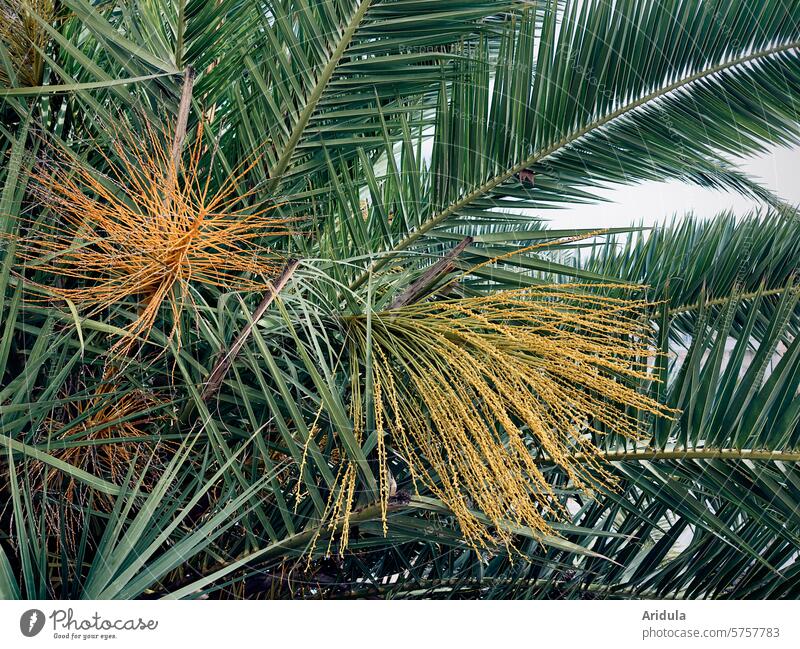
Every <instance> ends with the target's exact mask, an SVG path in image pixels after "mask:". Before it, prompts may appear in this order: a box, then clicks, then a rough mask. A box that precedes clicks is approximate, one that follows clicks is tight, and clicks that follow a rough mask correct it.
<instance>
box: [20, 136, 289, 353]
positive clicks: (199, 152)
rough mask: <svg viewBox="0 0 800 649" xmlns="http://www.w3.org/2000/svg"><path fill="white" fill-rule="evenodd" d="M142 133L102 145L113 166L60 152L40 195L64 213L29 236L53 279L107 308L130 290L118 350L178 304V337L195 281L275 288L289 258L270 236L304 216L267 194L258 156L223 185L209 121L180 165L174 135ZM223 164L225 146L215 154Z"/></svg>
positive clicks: (24, 250)
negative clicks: (214, 180)
mask: <svg viewBox="0 0 800 649" xmlns="http://www.w3.org/2000/svg"><path fill="white" fill-rule="evenodd" d="M144 130H145V133H144V142H143V143H142V142H141V141H139V140H140V138H138V137H137V136H136V135H135V134H134V133H133V132H131V131H119V132H118V134H117V137H115V138H114V140H113V142H112V144H111V149H112V150H111V153H110V154H108V153H106V152H103V151H102V150H100V148H99V147H98V150H99V152H100V155H101V156H102V157H103V158H104V159H105V162H106V163H107V166H108V168H109V172H108V174H106V175H100V174H99V173H97V172H96V171H95V170H93V169H91V168H90V167H88V166H87V165H85V164H67V163H66V161H65V160H58V161H56V163H55V164H53V165H51V166H49V167H48V168H44V167H43V166H40V167H39V169H38V170H37V171H36V172H35V180H36V182H37V187H38V189H37V193H38V197H39V199H40V203H41V204H42V205H44V206H46V207H49V208H50V209H51V211H52V213H53V214H54V215H55V222H53V223H50V224H37V226H36V227H35V228H30V230H29V232H28V234H27V235H26V236H22V237H20V238H19V240H18V242H17V254H18V257H19V258H20V259H21V260H22V261H23V262H24V263H25V264H26V265H27V266H29V267H31V268H35V269H36V270H39V271H42V272H44V273H45V274H46V275H47V276H49V277H50V278H51V280H54V279H55V278H58V279H59V281H58V282H56V281H49V282H48V283H47V285H46V286H45V285H44V284H42V283H41V282H40V283H39V284H38V288H40V289H43V290H44V291H45V292H46V293H48V294H49V295H50V296H52V297H55V298H56V299H63V300H70V301H72V302H73V303H74V304H76V305H78V306H79V307H82V308H84V309H85V310H86V311H87V312H88V314H89V315H95V314H97V313H99V312H101V311H103V310H105V309H107V308H109V307H111V306H112V305H114V304H117V303H119V302H121V301H123V300H125V299H126V298H134V299H135V300H136V302H138V312H137V317H136V318H135V319H134V320H133V322H132V323H131V324H130V325H129V326H128V327H127V329H126V332H127V336H126V337H124V338H122V339H121V340H119V341H118V342H117V343H116V344H115V345H114V347H113V349H114V350H115V351H117V352H120V353H121V354H124V353H126V352H127V351H129V350H130V348H131V346H132V345H133V344H134V342H135V340H136V339H137V337H141V338H147V336H148V334H149V332H150V330H151V329H152V328H153V326H154V325H155V323H156V319H157V317H158V315H159V313H160V312H161V308H162V305H164V304H168V305H169V310H170V311H171V316H172V322H173V326H172V330H171V332H170V335H171V336H173V335H174V334H175V333H176V332H177V331H179V327H180V314H181V311H182V309H183V307H184V305H185V303H186V302H187V301H191V299H192V297H191V291H190V290H189V289H190V286H191V285H192V284H201V285H207V286H215V287H225V288H227V289H229V290H239V291H256V290H263V289H264V288H265V286H266V285H267V284H266V279H265V278H266V277H267V276H270V275H273V274H274V273H275V272H276V271H277V270H278V269H279V268H280V267H281V260H280V257H279V255H278V254H276V253H275V252H274V251H272V250H271V249H270V248H269V247H268V246H266V245H264V244H263V241H264V239H265V238H266V237H273V236H281V235H286V234H289V233H290V232H291V231H292V230H291V222H292V219H288V218H282V217H280V216H277V215H276V212H275V211H274V209H275V205H274V204H267V203H266V202H265V201H262V200H258V199H256V192H257V190H256V189H254V188H248V187H246V181H245V177H246V176H247V174H248V172H249V171H250V170H251V169H252V167H253V165H254V164H256V162H257V160H255V161H251V162H250V163H248V164H246V165H242V166H240V167H239V168H238V169H236V170H234V172H233V173H231V174H229V175H228V176H227V178H226V179H225V181H224V182H223V183H221V184H220V186H219V188H218V189H216V190H215V191H213V192H212V191H211V190H210V189H209V188H210V186H211V177H212V175H213V174H212V171H211V170H210V169H206V168H204V167H202V166H201V159H202V156H203V153H204V146H203V144H202V140H203V138H202V127H201V128H200V129H199V133H198V135H197V138H196V141H195V143H194V145H193V146H192V147H191V148H190V150H189V152H188V161H187V162H186V164H185V167H184V169H183V170H182V171H181V170H180V169H179V164H177V161H176V160H175V157H174V155H173V154H172V152H171V148H170V145H169V139H170V138H168V137H167V136H166V135H165V134H163V133H162V132H161V131H159V130H158V129H156V128H155V127H153V126H152V125H149V124H148V125H146V126H145V129H144ZM212 163H213V156H212Z"/></svg>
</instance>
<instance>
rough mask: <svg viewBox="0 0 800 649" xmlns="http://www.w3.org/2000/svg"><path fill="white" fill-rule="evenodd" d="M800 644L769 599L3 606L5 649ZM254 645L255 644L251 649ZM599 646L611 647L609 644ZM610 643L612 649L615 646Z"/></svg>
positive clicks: (792, 619) (784, 611)
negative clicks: (45, 648)
mask: <svg viewBox="0 0 800 649" xmlns="http://www.w3.org/2000/svg"><path fill="white" fill-rule="evenodd" d="M510 642H514V643H515V645H516V646H521V647H536V646H542V645H545V646H551V647H555V646H564V647H575V646H578V644H577V643H584V642H585V643H591V646H593V647H597V646H601V647H603V646H613V647H614V648H615V649H622V648H625V647H647V646H654V647H672V646H676V647H677V646H686V647H704V648H705V647H726V648H728V649H730V648H731V647H759V648H760V647H767V648H772V647H775V648H777V647H793V648H795V647H800V604H798V603H797V602H789V601H768V602H750V601H744V602H743V601H733V602H671V601H670V602H648V601H642V602H617V601H583V602H555V601H551V602H539V601H536V602H533V601H508V602H498V601H483V602H478V601H463V602H451V601H427V602H423V601H349V602H345V601H308V602H290V601H196V602H151V601H134V602H83V601H75V602H0V647H3V648H4V647H15V648H16V647H51V646H59V647H75V646H80V647H84V646H90V645H91V646H95V645H103V646H108V647H115V648H116V649H122V648H123V647H132V648H133V647H135V648H136V649H142V647H147V648H148V649H150V647H153V646H156V647H160V646H175V647H188V648H189V649H200V648H203V647H221V648H222V649H227V647H232V646H237V647H251V646H252V647H270V648H272V647H276V648H278V647H279V648H280V649H286V648H287V647H291V646H295V645H298V646H300V647H325V648H326V649H327V647H338V646H344V645H345V644H347V645H348V646H355V647H359V646H364V645H365V643H369V644H370V645H371V646H372V645H374V646H375V647H376V649H395V648H396V649H417V648H418V647H419V648H422V647H432V646H441V647H481V648H483V647H507V646H511V645H509V644H506V643H510ZM243 643H247V644H243ZM598 643H600V644H599V645H598ZM607 643H608V644H607Z"/></svg>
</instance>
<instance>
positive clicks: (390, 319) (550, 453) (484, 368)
mask: <svg viewBox="0 0 800 649" xmlns="http://www.w3.org/2000/svg"><path fill="white" fill-rule="evenodd" d="M603 288H621V287H614V286H611V285H609V286H606V287H603V286H595V287H592V289H593V290H592V292H589V291H590V287H581V286H578V285H552V286H540V287H535V288H527V289H521V290H510V291H501V292H498V293H495V294H492V295H488V296H485V297H470V298H464V299H455V300H447V301H440V302H430V303H422V304H413V305H409V306H404V307H402V308H399V309H396V310H392V311H388V312H385V313H382V314H375V315H374V316H373V318H372V325H371V326H372V330H371V341H372V342H371V352H372V359H373V360H372V382H373V393H374V397H373V399H374V420H375V429H376V431H377V442H378V455H379V459H380V462H381V465H382V469H381V473H380V478H381V483H382V484H381V490H382V491H383V503H384V524H385V516H386V514H385V504H386V502H387V501H388V499H389V495H390V494H389V489H390V487H389V480H388V479H387V469H386V462H387V440H388V444H390V445H391V447H392V449H393V450H394V451H395V452H396V453H397V454H398V455H399V456H400V458H401V459H402V460H403V461H404V462H405V463H407V465H408V468H409V471H410V475H411V479H412V481H413V483H414V485H415V487H417V488H419V487H424V488H426V489H428V490H429V491H430V492H431V493H433V494H434V495H435V496H436V497H438V498H439V499H440V500H441V501H442V502H443V503H444V504H445V505H446V506H447V507H448V508H449V509H450V510H451V511H452V512H453V514H454V515H455V517H456V519H457V520H458V523H459V525H460V527H461V530H462V532H463V534H464V536H465V538H466V540H467V541H468V542H469V543H470V544H472V545H473V547H475V548H478V547H489V546H492V545H495V544H496V543H497V542H498V541H499V542H501V543H505V544H506V545H510V544H511V543H512V541H513V538H512V537H513V532H512V531H511V530H513V529H514V527H515V526H516V527H517V528H518V527H519V526H525V527H527V528H530V529H531V530H533V532H534V533H538V534H548V533H551V526H550V524H549V523H548V519H552V518H553V517H555V518H558V517H560V516H562V515H563V514H564V513H565V512H564V509H563V507H562V506H561V505H560V503H559V501H558V499H557V498H556V496H555V494H554V492H553V489H552V486H551V485H550V484H549V482H548V480H547V479H546V477H545V475H544V474H543V473H542V471H541V469H540V465H539V464H538V463H537V461H536V460H537V456H538V457H539V458H540V459H541V458H542V457H545V458H547V459H548V460H551V461H552V462H553V463H555V464H557V465H558V466H560V467H561V468H562V469H563V470H564V471H565V472H566V475H567V476H568V477H569V478H570V480H571V482H572V484H573V486H575V487H576V488H578V489H583V490H589V489H591V488H593V487H595V486H597V484H598V482H600V483H604V484H606V485H611V484H612V483H613V479H612V476H611V475H610V473H609V472H608V471H607V469H606V468H604V466H603V463H602V461H601V459H600V456H599V452H598V449H597V447H596V445H595V444H594V443H593V441H592V439H591V437H592V435H593V434H594V435H599V434H603V433H607V432H608V431H612V432H613V433H616V434H619V435H623V436H625V437H628V438H632V439H636V438H637V437H639V436H640V432H641V429H642V427H643V426H644V425H645V424H646V421H644V420H645V419H646V418H647V417H650V416H669V415H670V414H671V412H670V410H669V409H667V408H666V407H664V406H662V405H659V403H658V402H656V401H654V400H653V399H651V398H650V397H648V396H646V395H644V394H642V393H641V392H640V391H637V389H636V388H635V387H634V385H633V384H634V383H635V382H637V381H644V382H647V381H652V380H653V378H654V377H653V375H652V372H651V371H650V369H651V368H650V366H649V361H648V359H649V358H652V357H653V354H654V351H653V348H652V346H651V345H650V340H649V339H650V331H649V327H648V325H646V324H645V322H644V321H643V320H642V318H641V312H642V307H644V306H645V305H646V303H644V302H638V301H632V300H627V299H621V298H615V297H609V296H604V295H598V294H597V292H596V290H598V289H599V290H602V289H603ZM628 288H630V287H628ZM349 325H350V331H351V333H352V339H353V340H354V341H356V342H355V345H356V348H357V349H360V350H361V353H360V354H359V356H361V357H362V358H363V357H364V356H363V353H364V352H365V351H366V348H367V345H368V343H367V340H368V337H367V318H366V316H358V317H355V318H352V319H350V320H349ZM576 458H581V459H580V460H578V459H576ZM355 480H356V470H355V467H351V466H349V465H345V466H343V467H342V468H341V470H340V482H341V483H342V488H341V489H340V490H339V491H337V492H336V493H335V495H334V500H333V501H332V505H331V511H332V513H333V514H334V516H336V515H338V516H340V517H341V516H346V512H348V511H350V510H351V509H352V506H353V503H352V498H353V493H354V485H355ZM487 519H488V522H487ZM343 528H344V529H345V530H346V528H347V526H346V525H344V526H343ZM342 540H343V541H344V542H346V537H345V538H344V539H342Z"/></svg>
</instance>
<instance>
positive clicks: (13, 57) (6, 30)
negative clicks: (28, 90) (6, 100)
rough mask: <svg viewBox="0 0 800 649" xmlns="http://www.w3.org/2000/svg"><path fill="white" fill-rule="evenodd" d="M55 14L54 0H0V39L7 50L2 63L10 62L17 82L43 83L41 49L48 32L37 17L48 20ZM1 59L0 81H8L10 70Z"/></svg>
mask: <svg viewBox="0 0 800 649" xmlns="http://www.w3.org/2000/svg"><path fill="white" fill-rule="evenodd" d="M35 16H38V17H39V20H37V19H36V17H35ZM54 17H55V8H54V3H53V0H27V1H23V0H3V1H2V3H0V42H2V45H3V46H4V48H5V51H6V52H7V55H8V59H7V61H5V63H6V64H7V65H10V66H11V68H12V70H11V73H12V74H13V76H15V77H16V85H18V86H39V85H41V84H42V73H43V71H44V60H43V58H42V50H44V48H45V47H46V46H47V43H48V41H49V40H50V36H49V35H48V33H47V30H46V29H45V28H44V27H43V26H42V24H41V22H40V20H41V21H43V22H47V23H51V22H53V18H54ZM3 63H4V62H0V84H2V85H9V84H10V83H11V81H12V79H11V78H10V77H11V74H9V70H8V69H7V68H6V65H3Z"/></svg>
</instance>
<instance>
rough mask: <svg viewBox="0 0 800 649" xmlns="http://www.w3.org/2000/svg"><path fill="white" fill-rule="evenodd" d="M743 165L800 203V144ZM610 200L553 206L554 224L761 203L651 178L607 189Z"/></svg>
mask: <svg viewBox="0 0 800 649" xmlns="http://www.w3.org/2000/svg"><path fill="white" fill-rule="evenodd" d="M741 165H742V169H743V170H744V171H745V172H747V173H749V174H750V175H751V176H753V177H754V178H756V179H758V180H760V181H762V182H763V183H764V184H765V185H766V186H767V187H769V188H770V189H772V190H773V191H775V192H776V193H777V194H778V195H779V196H781V197H782V198H783V199H784V200H786V201H787V202H789V203H791V204H793V205H800V148H784V147H781V148H775V149H772V150H771V151H770V152H769V153H767V154H765V155H761V156H758V157H755V158H750V159H746V160H744V161H743V162H742V163H741ZM603 195H604V196H605V198H607V199H608V200H609V201H610V202H608V203H601V204H595V205H579V206H570V207H569V208H567V209H564V210H558V211H555V210H553V211H548V212H546V213H545V214H544V216H545V217H547V218H549V223H550V227H552V228H562V227H563V228H587V227H592V228H593V227H603V228H605V227H619V226H622V227H624V226H626V225H631V224H633V223H638V222H644V223H645V224H646V225H652V224H655V223H658V222H660V221H664V220H666V219H669V218H670V217H672V215H674V214H678V215H679V216H680V215H685V214H687V213H689V212H694V213H695V214H697V215H699V216H703V217H711V216H713V215H715V214H717V213H719V212H720V211H723V210H727V209H733V210H734V211H735V212H736V213H737V214H745V213H747V212H748V211H749V210H751V209H753V208H754V207H756V206H757V203H755V202H754V201H752V200H750V199H748V198H744V197H742V196H739V195H738V194H734V193H728V192H722V191H714V190H710V189H703V188H702V187H696V186H694V185H688V184H684V183H680V182H675V181H670V182H663V183H659V182H647V183H642V184H640V185H633V186H621V187H618V188H615V189H611V190H608V191H605V192H603Z"/></svg>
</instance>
